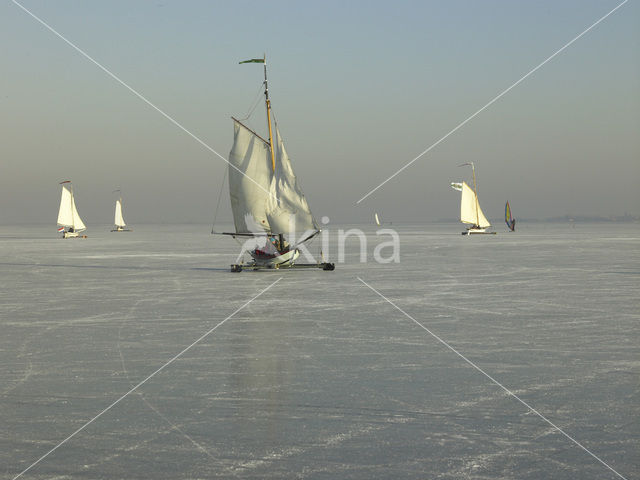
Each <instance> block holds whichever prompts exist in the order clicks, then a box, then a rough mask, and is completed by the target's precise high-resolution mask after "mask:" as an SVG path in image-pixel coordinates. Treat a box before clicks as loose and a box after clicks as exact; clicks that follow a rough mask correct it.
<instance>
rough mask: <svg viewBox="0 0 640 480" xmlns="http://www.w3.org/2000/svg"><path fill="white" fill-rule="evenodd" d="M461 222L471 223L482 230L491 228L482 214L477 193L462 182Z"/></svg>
mask: <svg viewBox="0 0 640 480" xmlns="http://www.w3.org/2000/svg"><path fill="white" fill-rule="evenodd" d="M460 221H461V222H462V223H469V224H471V225H478V226H479V227H481V228H487V227H490V226H491V224H490V223H489V220H487V218H486V217H485V216H484V213H482V209H481V208H480V204H479V203H478V197H477V196H476V194H475V192H474V191H473V190H472V189H471V187H469V185H467V184H466V182H462V195H461V198H460Z"/></svg>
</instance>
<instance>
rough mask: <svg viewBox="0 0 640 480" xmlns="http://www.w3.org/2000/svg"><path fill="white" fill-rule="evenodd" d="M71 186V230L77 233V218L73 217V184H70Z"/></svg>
mask: <svg viewBox="0 0 640 480" xmlns="http://www.w3.org/2000/svg"><path fill="white" fill-rule="evenodd" d="M69 186H70V187H71V223H72V224H73V225H72V227H71V228H73V231H74V232H75V231H76V218H75V216H74V215H73V210H74V208H73V183H71V182H69Z"/></svg>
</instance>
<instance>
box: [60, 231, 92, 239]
mask: <svg viewBox="0 0 640 480" xmlns="http://www.w3.org/2000/svg"><path fill="white" fill-rule="evenodd" d="M62 238H87V236H86V235H80V232H63V233H62Z"/></svg>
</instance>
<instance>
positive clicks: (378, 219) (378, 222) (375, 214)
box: [373, 213, 380, 225]
mask: <svg viewBox="0 0 640 480" xmlns="http://www.w3.org/2000/svg"><path fill="white" fill-rule="evenodd" d="M373 217H374V218H375V219H376V225H380V218H379V217H378V214H377V213H374V214H373Z"/></svg>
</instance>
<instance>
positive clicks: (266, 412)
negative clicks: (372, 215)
mask: <svg viewBox="0 0 640 480" xmlns="http://www.w3.org/2000/svg"><path fill="white" fill-rule="evenodd" d="M356 227H357V226H356ZM110 228H111V226H110V225H103V226H92V225H89V229H88V230H87V232H86V234H87V235H88V237H89V238H87V239H73V240H62V239H60V238H59V236H58V234H57V233H56V232H55V225H53V226H51V225H47V226H16V227H7V226H3V227H0V286H1V288H0V329H1V330H0V331H1V332H2V334H1V335H0V359H1V361H0V426H1V427H0V476H1V477H2V478H15V477H16V476H18V475H19V474H20V473H21V472H24V471H25V469H28V468H29V467H30V466H31V465H33V464H34V462H36V461H38V459H40V458H41V457H42V456H43V455H45V454H46V453H47V452H49V451H50V450H51V449H53V448H54V447H56V446H57V445H58V444H59V443H60V442H62V441H63V440H65V439H67V438H68V437H69V436H70V435H72V434H73V433H74V432H75V431H76V430H78V429H79V428H81V427H82V426H83V425H85V424H86V423H87V422H89V421H90V420H92V419H93V418H94V417H95V416H96V415H98V414H100V413H101V412H102V411H104V410H105V409H106V408H107V407H109V406H110V405H112V404H113V403H114V402H115V401H116V400H118V399H119V398H121V397H122V396H123V395H124V394H126V393H127V392H128V391H129V390H131V389H132V387H134V386H135V385H136V384H138V383H139V382H141V381H142V380H144V379H145V378H146V377H148V376H149V375H150V374H152V373H153V372H155V371H156V370H158V369H160V368H161V367H163V365H165V364H166V363H167V362H168V361H169V360H171V359H172V358H173V357H174V356H176V355H177V354H179V353H180V352H181V351H182V350H183V349H185V348H186V347H188V346H189V345H191V344H192V343H193V342H195V341H196V340H197V339H198V338H200V337H201V336H202V335H203V334H205V333H206V332H208V331H210V330H211V329H212V328H214V327H216V325H218V324H220V322H223V323H222V324H221V325H219V326H218V327H217V328H216V329H215V330H213V331H212V332H211V333H210V334H209V335H208V336H206V337H205V338H203V339H202V340H201V341H200V342H199V343H197V344H196V345H194V346H193V347H192V348H190V349H189V350H187V351H186V352H185V353H184V354H182V355H181V356H180V357H179V358H177V359H175V360H174V361H173V362H172V363H170V364H169V365H167V366H166V367H164V368H163V369H161V370H160V371H158V372H157V373H156V374H155V375H154V376H152V377H151V378H149V379H148V380H147V381H146V382H145V383H144V384H143V385H141V386H140V387H139V388H137V389H136V390H135V391H133V392H132V393H130V394H129V395H127V396H125V397H124V398H123V399H122V400H121V401H120V402H118V403H117V404H115V405H113V406H112V407H111V408H110V409H109V410H107V411H106V412H104V413H103V414H102V415H101V416H99V418H96V419H95V420H94V421H93V422H92V423H90V424H89V425H88V426H87V427H86V428H84V429H83V430H81V431H80V432H78V433H77V434H76V435H74V436H72V437H71V438H69V439H68V441H67V442H66V443H64V444H63V445H61V446H60V447H59V448H57V449H56V450H54V451H53V452H52V453H51V454H50V455H48V456H46V457H45V458H43V459H42V460H41V461H40V462H39V463H37V464H36V465H33V467H32V468H30V469H29V470H28V471H26V472H25V473H24V475H22V476H21V477H20V478H25V479H45V478H47V479H51V478H55V479H123V478H131V479H133V478H135V479H176V478H185V479H187V478H188V479H196V478H202V479H205V478H242V479H264V478H266V479H280V478H296V479H363V480H364V479H389V478H398V479H431V478H434V479H435V478H437V479H492V480H493V479H550V478H553V479H572V480H573V479H578V478H579V479H616V478H627V479H632V478H640V474H639V472H640V424H639V419H640V408H639V407H640V401H639V398H640V397H639V393H640V392H639V390H640V382H639V373H640V368H639V367H640V348H639V340H640V335H639V329H638V321H639V320H640V308H639V307H640V301H639V294H638V292H639V291H640V288H639V287H640V225H637V224H615V223H607V224H582V225H581V224H578V225H576V226H575V227H574V228H571V226H570V225H564V224H545V223H531V224H527V223H525V222H522V224H520V223H519V224H518V225H517V231H516V232H515V233H507V232H506V227H505V226H504V224H502V225H499V226H498V227H497V228H496V230H497V231H498V232H499V233H498V235H495V236H493V235H486V236H476V237H471V238H467V237H463V236H462V235H460V231H461V230H462V226H461V225H460V224H457V223H451V224H425V225H420V226H417V225H413V226H402V225H395V224H394V225H392V228H395V229H396V230H397V231H398V233H399V234H400V238H401V247H400V248H401V250H400V257H401V262H400V263H391V264H385V265H381V264H377V263H374V262H373V255H372V254H373V249H374V247H375V246H376V245H377V244H378V243H379V242H381V241H386V240H388V239H389V237H379V238H378V237H376V234H375V228H376V227H375V226H365V227H361V228H364V229H365V231H366V232H367V238H368V260H369V261H368V262H367V263H360V262H359V250H358V242H357V240H356V239H355V238H353V237H352V238H350V240H349V241H348V242H347V250H346V252H347V254H346V263H345V264H336V270H335V271H333V272H325V271H321V270H315V269H314V270H298V271H295V270H294V271H286V270H285V271H259V272H253V271H244V272H242V273H230V272H229V265H230V264H231V263H234V262H235V258H236V256H237V254H238V251H239V250H238V245H237V243H236V242H235V241H234V240H233V239H231V238H227V237H217V236H212V235H210V234H209V230H210V227H209V226H207V225H172V226H169V225H142V226H137V225H133V226H132V228H133V229H134V231H133V232H128V233H110V232H109V229H110ZM332 228H333V227H332ZM337 228H338V227H336V228H334V229H330V238H331V249H330V251H329V255H330V258H329V259H330V260H331V261H336V260H337V234H336V229H337ZM318 246H319V243H318V242H316V243H314V245H313V248H312V249H311V250H312V252H314V253H315V252H316V251H317V248H318ZM358 277H359V278H360V279H361V280H362V281H364V282H366V283H367V284H369V285H370V286H371V287H373V288H374V289H375V290H377V291H378V292H380V294H382V295H384V296H385V297H387V298H388V299H389V300H390V301H391V302H393V303H394V304H395V305H397V306H398V307H399V308H400V309H402V310H404V312H406V314H407V315H408V316H411V317H413V319H415V321H416V322H419V323H420V324H421V325H422V326H423V327H425V328H426V329H428V330H429V331H430V332H431V333H429V332H428V331H427V330H425V328H422V327H421V326H420V325H418V324H417V323H416V322H414V321H413V320H411V319H410V318H409V317H408V316H406V315H404V314H403V313H402V312H401V311H400V310H399V309H397V308H395V307H394V306H393V305H392V304H391V303H389V302H388V301H386V300H385V299H384V298H382V297H381V296H380V295H378V294H377V293H376V292H374V291H373V290H372V289H370V288H369V287H367V286H366V285H365V284H364V283H363V282H362V281H361V280H359V279H358ZM278 279H280V280H279V281H278V282H277V283H275V284H273V283H274V282H276V280H278ZM270 285H271V287H270ZM267 287H270V288H269V289H268V290H267V291H266V292H264V293H262V294H261V295H260V296H259V297H258V298H256V299H255V300H253V301H252V302H251V303H249V304H248V305H246V306H244V308H242V309H240V310H239V311H237V310H238V309H239V308H241V307H242V306H243V305H245V304H246V303H247V302H248V301H249V300H251V299H252V298H253V297H255V296H256V295H258V294H260V292H261V291H263V290H264V289H266V288H267ZM236 311H237V313H235V314H234V312H236ZM232 314H233V315H232ZM225 320H226V321H225ZM432 334H434V335H437V336H438V337H439V338H440V339H441V340H442V341H444V342H446V343H447V344H448V345H449V346H450V347H452V348H453V349H455V350H457V352H459V354H460V355H458V354H456V353H455V352H454V351H453V350H452V349H451V348H448V347H447V346H446V345H444V344H443V342H441V341H439V340H438V339H437V338H435V336H434V335H432ZM461 355H463V356H464V357H466V359H468V361H469V362H471V363H473V364H475V365H476V366H477V367H478V368H479V369H481V370H483V371H484V372H486V373H487V374H488V375H490V376H491V377H492V378H493V379H494V380H495V381H497V382H499V383H500V384H501V385H503V386H504V387H505V389H507V390H509V391H510V392H512V393H513V394H515V395H517V397H518V398H519V399H521V400H522V401H523V402H526V403H527V404H528V405H529V406H530V407H532V408H533V409H535V410H536V411H537V412H538V413H539V414H541V415H543V416H544V417H545V418H546V419H547V420H548V421H545V420H544V419H542V418H541V417H540V416H539V415H537V414H536V413H534V412H532V411H531V410H530V409H528V408H527V407H526V406H525V405H524V404H523V403H522V402H520V401H518V399H516V398H514V396H512V395H510V394H509V393H507V391H506V390H505V389H503V388H501V387H500V386H499V385H497V384H496V383H494V382H493V381H492V380H491V379H489V378H488V377H487V376H485V375H483V373H482V372H481V371H479V370H478V369H476V368H474V367H473V366H471V365H470V363H468V362H467V361H465V360H464V359H463V358H462V357H461ZM549 422H551V423H553V424H554V425H556V426H557V427H559V428H560V429H562V431H563V432H564V433H565V434H566V435H565V434H563V433H561V432H560V431H558V430H557V429H556V428H554V427H553V426H552V425H551V424H550V423H549ZM567 435H568V436H570V437H572V438H573V439H574V440H575V441H576V442H578V443H580V444H581V445H582V446H583V447H584V448H581V447H580V446H579V445H577V444H576V443H575V442H573V441H572V440H571V439H570V438H568V437H567ZM585 449H586V450H588V451H586V450H585ZM596 457H597V458H596ZM605 464H606V465H605Z"/></svg>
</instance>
